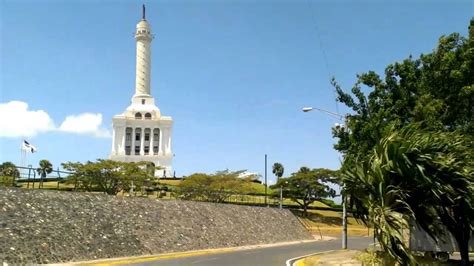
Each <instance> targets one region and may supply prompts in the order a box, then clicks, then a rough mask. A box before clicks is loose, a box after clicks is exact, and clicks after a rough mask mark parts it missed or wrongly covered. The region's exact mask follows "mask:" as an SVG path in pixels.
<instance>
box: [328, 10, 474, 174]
mask: <svg viewBox="0 0 474 266" xmlns="http://www.w3.org/2000/svg"><path fill="white" fill-rule="evenodd" d="M332 83H333V85H334V87H335V89H336V91H337V100H338V101H339V102H341V103H343V104H345V105H346V106H347V107H349V108H350V109H351V110H352V111H353V112H352V114H351V115H348V116H347V117H346V123H345V125H344V126H336V127H334V128H333V135H334V137H336V138H338V139H339V140H338V142H337V143H336V144H335V149H336V150H338V151H340V152H342V153H343V154H345V160H344V161H345V162H348V163H351V162H353V161H355V160H359V159H364V157H366V155H367V154H369V153H370V151H371V150H372V148H373V147H374V146H375V145H376V144H377V143H378V141H379V140H380V139H381V138H382V137H383V136H385V135H387V134H388V132H389V131H390V130H391V129H392V128H395V129H400V128H403V127H404V126H406V125H409V124H411V123H419V124H420V125H421V127H422V128H425V129H430V130H447V131H453V130H459V131H460V132H462V133H464V134H470V135H473V134H474V119H472V118H473V117H474V105H472V103H473V102H474V19H472V20H471V22H470V27H469V37H468V38H467V39H466V38H463V37H462V36H460V35H459V34H458V33H453V34H450V35H448V36H442V37H441V38H440V39H439V43H438V45H437V47H436V48H435V49H434V50H433V52H432V53H429V54H426V55H421V56H420V57H419V58H416V59H414V58H413V57H412V56H410V57H408V58H407V59H405V60H403V61H402V62H397V63H394V64H391V65H389V66H387V68H386V69H385V76H384V77H381V76H379V75H378V74H376V73H375V72H373V71H369V72H367V73H363V74H361V75H358V76H357V82H356V83H355V84H354V86H353V87H352V90H351V92H352V94H350V93H347V92H345V91H344V90H343V89H342V88H341V87H340V86H339V85H338V84H337V82H336V81H335V80H333V81H332ZM363 91H368V92H369V93H368V95H366V94H364V92H363ZM346 167H350V166H346Z"/></svg>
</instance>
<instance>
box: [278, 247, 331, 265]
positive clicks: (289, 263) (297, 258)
mask: <svg viewBox="0 0 474 266" xmlns="http://www.w3.org/2000/svg"><path fill="white" fill-rule="evenodd" d="M333 251H335V250H328V251H323V252H316V253H311V254H306V255H303V256H299V257H294V258H291V259H289V260H287V261H286V266H293V263H294V261H296V260H299V259H302V258H305V257H309V256H314V255H319V254H324V253H329V252H333Z"/></svg>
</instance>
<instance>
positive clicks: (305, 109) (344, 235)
mask: <svg viewBox="0 0 474 266" xmlns="http://www.w3.org/2000/svg"><path fill="white" fill-rule="evenodd" d="M313 110H316V111H320V112H323V113H325V114H328V115H331V116H332V117H334V118H337V119H339V120H340V121H344V116H342V115H340V114H337V113H334V112H331V111H328V110H324V109H321V108H316V107H303V112H305V113H307V112H310V111H313ZM337 126H341V125H340V124H339V123H336V127H337ZM343 191H344V184H343V186H342V192H341V196H342V249H347V209H346V197H345V196H344V192H343Z"/></svg>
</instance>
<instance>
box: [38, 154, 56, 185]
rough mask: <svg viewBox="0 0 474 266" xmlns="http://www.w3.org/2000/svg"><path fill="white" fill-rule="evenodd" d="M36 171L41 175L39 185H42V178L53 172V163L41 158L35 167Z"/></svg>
mask: <svg viewBox="0 0 474 266" xmlns="http://www.w3.org/2000/svg"><path fill="white" fill-rule="evenodd" d="M36 172H37V173H38V175H39V176H40V177H41V181H40V187H43V180H44V179H45V178H46V176H47V175H48V174H50V173H51V172H53V165H52V164H51V162H49V161H48V160H41V161H40V162H39V168H38V169H36Z"/></svg>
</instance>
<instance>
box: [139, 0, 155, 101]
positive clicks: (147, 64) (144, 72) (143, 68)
mask: <svg viewBox="0 0 474 266" xmlns="http://www.w3.org/2000/svg"><path fill="white" fill-rule="evenodd" d="M135 40H136V43H137V65H136V78H135V95H134V96H140V97H142V96H146V97H150V96H151V93H150V71H151V47H150V43H151V41H152V40H153V35H152V33H151V27H150V24H149V23H148V21H147V20H146V16H145V5H142V19H141V20H140V21H139V22H138V24H137V30H136V31H135Z"/></svg>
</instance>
